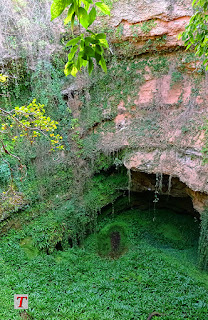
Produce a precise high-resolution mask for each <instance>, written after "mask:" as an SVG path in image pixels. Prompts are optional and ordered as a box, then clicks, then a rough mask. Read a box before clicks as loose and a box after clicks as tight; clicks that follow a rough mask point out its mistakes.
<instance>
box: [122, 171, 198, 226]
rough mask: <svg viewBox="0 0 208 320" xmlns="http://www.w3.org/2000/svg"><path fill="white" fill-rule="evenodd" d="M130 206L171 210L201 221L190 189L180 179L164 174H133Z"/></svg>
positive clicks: (133, 172) (135, 172)
mask: <svg viewBox="0 0 208 320" xmlns="http://www.w3.org/2000/svg"><path fill="white" fill-rule="evenodd" d="M128 193H129V195H128V197H129V204H130V206H131V207H138V208H140V209H143V210H146V209H170V210H172V211H174V212H175V213H177V214H184V215H191V216H193V217H195V218H197V219H198V220H200V213H199V212H198V211H197V210H195V208H194V206H193V201H192V198H191V197H190V195H189V188H188V187H187V186H186V184H185V183H183V182H181V181H180V180H179V178H178V177H172V176H169V175H162V174H158V175H156V174H147V173H144V172H139V171H132V172H131V184H130V189H129V190H128Z"/></svg>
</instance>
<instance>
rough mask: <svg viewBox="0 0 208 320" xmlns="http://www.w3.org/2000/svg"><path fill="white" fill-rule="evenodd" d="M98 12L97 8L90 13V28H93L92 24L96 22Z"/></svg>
mask: <svg viewBox="0 0 208 320" xmlns="http://www.w3.org/2000/svg"><path fill="white" fill-rule="evenodd" d="M96 14H97V13H96V10H95V8H94V7H93V8H92V9H91V11H90V13H89V26H91V24H92V23H93V22H94V21H95V19H96Z"/></svg>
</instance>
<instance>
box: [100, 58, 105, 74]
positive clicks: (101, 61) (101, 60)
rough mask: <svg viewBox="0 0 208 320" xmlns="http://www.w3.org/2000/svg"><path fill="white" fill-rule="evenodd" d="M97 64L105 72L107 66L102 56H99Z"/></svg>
mask: <svg viewBox="0 0 208 320" xmlns="http://www.w3.org/2000/svg"><path fill="white" fill-rule="evenodd" d="M99 64H100V65H101V67H102V69H103V71H104V72H107V67H106V63H105V59H104V58H103V57H101V59H100V62H99Z"/></svg>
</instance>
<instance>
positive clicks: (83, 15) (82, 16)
mask: <svg viewBox="0 0 208 320" xmlns="http://www.w3.org/2000/svg"><path fill="white" fill-rule="evenodd" d="M78 19H79V21H80V23H81V25H82V26H83V27H84V28H85V29H87V28H88V26H89V22H88V14H87V11H86V10H85V9H84V8H82V7H79V9H78Z"/></svg>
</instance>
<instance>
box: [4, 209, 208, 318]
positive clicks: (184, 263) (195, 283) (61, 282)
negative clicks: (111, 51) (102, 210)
mask: <svg viewBox="0 0 208 320" xmlns="http://www.w3.org/2000/svg"><path fill="white" fill-rule="evenodd" d="M153 220H154V221H153ZM121 222H122V223H124V224H125V226H127V238H128V240H127V242H128V250H126V251H125V253H124V254H123V255H122V256H121V257H120V258H119V259H111V258H101V257H100V256H99V255H98V253H97V249H98V248H97V235H96V234H92V235H90V236H89V237H88V238H87V239H86V240H85V242H84V244H83V246H82V247H74V248H71V249H68V250H66V251H56V252H55V253H53V254H51V255H47V254H46V253H43V252H42V253H41V252H39V253H38V251H36V250H35V248H34V247H33V243H32V239H31V238H30V237H28V238H26V239H25V240H23V239H22V238H21V231H14V230H11V231H10V232H9V234H8V235H7V236H4V237H3V238H2V239H1V242H0V244H1V246H0V248H1V249H0V250H1V251H0V292H1V305H0V319H2V320H8V319H12V320H13V319H14V320H20V319H22V318H23V315H22V317H21V315H20V311H19V310H14V308H13V295H14V294H17V293H25V294H29V309H28V310H26V312H27V314H28V315H29V316H30V317H29V318H28V319H35V320H45V319H47V320H52V319H53V320H57V319H67V320H95V319H99V320H111V319H112V320H121V319H125V320H134V319H135V320H136V319H140V320H146V319H147V317H148V315H149V314H150V313H151V312H154V311H157V312H160V313H163V314H164V315H163V316H162V317H160V319H162V320H182V319H193V320H195V319H198V320H206V319H208V315H207V314H208V274H207V273H203V272H201V271H199V270H198V269H197V265H196V262H197V256H196V252H197V239H198V233H199V225H198V222H195V221H194V219H193V218H192V217H187V216H183V215H179V214H176V213H173V212H171V211H170V210H166V209H164V210H159V211H156V212H154V211H139V210H137V209H134V210H128V211H126V212H123V213H121V214H120V215H115V216H114V217H113V216H108V215H100V218H99V221H98V230H102V229H103V228H106V227H107V226H108V225H110V224H112V223H118V224H119V223H121ZM27 228H28V226H27ZM23 229H24V227H23ZM155 319H156V318H155ZM158 319H159V318H158Z"/></svg>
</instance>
